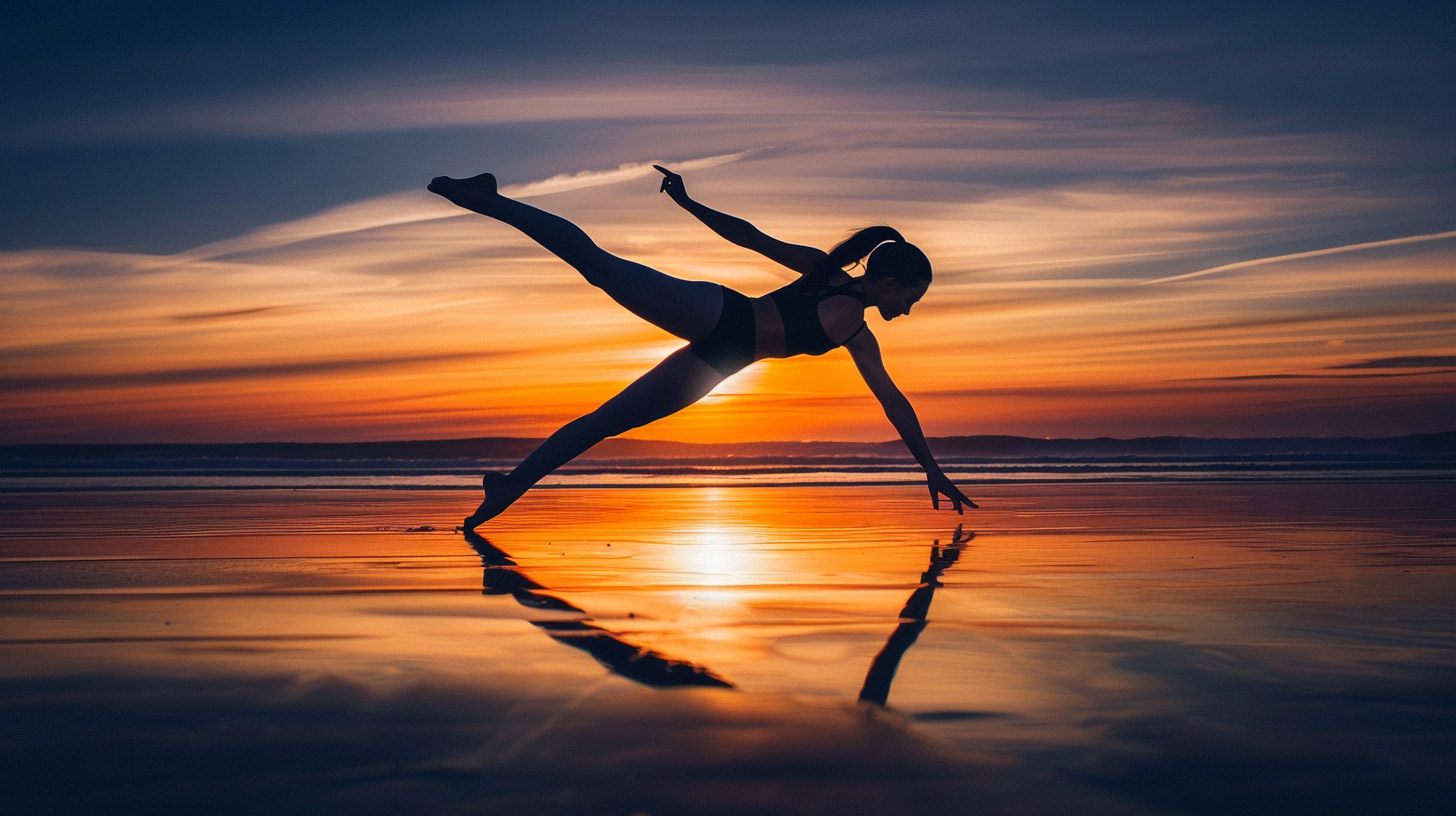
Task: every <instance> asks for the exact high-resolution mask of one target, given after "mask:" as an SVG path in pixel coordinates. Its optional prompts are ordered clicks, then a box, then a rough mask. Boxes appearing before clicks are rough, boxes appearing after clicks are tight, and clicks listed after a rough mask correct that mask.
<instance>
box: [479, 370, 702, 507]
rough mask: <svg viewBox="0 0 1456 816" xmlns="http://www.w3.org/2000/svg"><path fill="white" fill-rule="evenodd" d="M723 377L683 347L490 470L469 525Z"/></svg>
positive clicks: (670, 411) (699, 396)
mask: <svg viewBox="0 0 1456 816" xmlns="http://www.w3.org/2000/svg"><path fill="white" fill-rule="evenodd" d="M722 381H723V375H722V374H721V373H719V372H718V371H717V370H716V369H714V368H713V367H712V366H710V365H708V364H707V363H705V362H703V361H702V360H699V359H698V358H697V356H696V355H694V354H693V353H692V352H690V351H688V350H687V349H686V348H682V349H678V350H677V351H675V352H673V353H672V354H670V355H668V357H667V359H665V360H663V361H662V362H660V363H658V364H657V365H656V366H655V367H654V368H653V369H652V370H651V371H649V372H647V373H646V374H643V375H642V376H641V377H638V378H637V380H636V381H634V382H633V383H632V384H631V385H629V386H627V387H626V388H624V389H622V392H621V393H619V394H617V396H615V397H612V398H611V399H609V400H607V401H606V402H605V403H603V404H602V407H600V408H598V409H596V410H595V411H592V412H591V413H589V414H587V415H586V416H583V417H580V418H578V419H574V420H572V421H571V422H568V423H566V424H565V425H563V426H561V428H560V429H559V430H558V431H556V433H554V434H552V435H551V436H549V437H547V439H546V441H544V442H542V443H541V444H540V446H539V447H537V448H536V450H534V451H532V452H531V455H529V456H527V457H526V458H525V459H524V460H522V461H521V463H520V464H519V465H516V468H515V470H512V471H511V472H510V473H509V474H508V475H507V474H500V473H487V474H485V478H484V479H483V480H482V482H483V484H484V486H485V501H483V502H481V503H480V507H479V508H477V509H476V511H475V512H474V513H473V514H471V516H470V517H469V518H467V519H465V525H464V526H465V529H466V530H474V529H475V528H476V527H477V526H478V525H480V524H483V523H484V522H486V521H488V520H489V519H492V518H494V517H496V516H497V515H500V513H501V512H502V511H504V510H505V509H506V508H507V507H510V506H511V504H513V503H514V502H515V501H516V499H518V498H520V497H521V494H523V493H525V492H526V491H527V490H529V489H530V488H531V486H532V485H534V484H536V483H537V482H539V481H541V479H543V478H544V477H545V476H546V475H547V474H548V473H550V472H552V471H553V470H556V469H557V468H559V467H561V466H562V465H564V464H566V463H567V462H570V461H571V460H572V459H575V458H576V457H578V456H580V455H581V454H583V453H585V452H586V451H587V449H589V448H590V447H591V446H593V445H595V444H596V443H598V442H600V441H602V440H603V439H606V438H607V437H611V436H616V435H618V434H621V433H626V432H627V431H630V430H632V429H633V428H637V427H641V426H643V425H646V424H647V423H649V422H653V421H655V420H658V419H662V418H663V417H665V416H669V415H671V414H675V413H677V412H678V411H681V410H682V409H684V408H686V407H688V406H689V405H692V404H693V403H695V402H697V401H698V400H700V399H702V398H703V397H704V396H706V395H707V393H708V392H709V391H712V390H713V387H714V386H716V385H717V384H718V383H720V382H722Z"/></svg>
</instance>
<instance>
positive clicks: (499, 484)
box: [460, 473, 521, 533]
mask: <svg viewBox="0 0 1456 816" xmlns="http://www.w3.org/2000/svg"><path fill="white" fill-rule="evenodd" d="M480 486H481V487H483V488H485V501H483V502H481V503H480V506H479V507H477V508H475V512H474V513H471V514H470V515H469V516H466V518H465V522H464V523H463V524H461V525H460V526H461V528H462V529H464V531H465V532H467V533H472V532H475V528H476V527H479V526H480V525H482V524H484V523H486V522H487V521H490V520H491V519H493V518H495V517H496V516H498V515H500V514H501V513H503V512H505V509H506V508H507V507H510V506H511V505H512V504H515V501H516V499H518V498H520V497H521V494H520V492H518V491H517V490H516V489H515V487H514V486H513V485H512V484H511V480H510V479H509V478H508V477H506V476H504V475H502V474H500V473H487V474H485V475H484V476H482V477H480Z"/></svg>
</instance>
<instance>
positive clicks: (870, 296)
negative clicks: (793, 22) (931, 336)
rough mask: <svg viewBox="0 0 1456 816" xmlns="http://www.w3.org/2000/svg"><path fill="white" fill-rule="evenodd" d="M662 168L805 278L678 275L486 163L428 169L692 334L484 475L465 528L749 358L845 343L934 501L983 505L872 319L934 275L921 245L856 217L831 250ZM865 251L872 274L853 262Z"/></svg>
mask: <svg viewBox="0 0 1456 816" xmlns="http://www.w3.org/2000/svg"><path fill="white" fill-rule="evenodd" d="M654 167H656V165H654ZM657 169H658V170H659V171H661V172H662V175H663V179H662V188H661V189H660V191H659V192H664V193H667V194H668V195H669V196H670V197H671V198H672V200H673V201H675V202H677V204H678V205H679V206H681V207H682V208H683V209H685V210H687V211H688V212H689V213H691V214H692V215H693V216H695V217H696V218H697V219H698V220H699V221H702V222H703V223H704V224H705V225H707V227H708V228H709V229H711V230H713V231H714V232H716V233H718V234H719V235H721V236H723V237H724V238H726V239H728V240H729V241H731V242H733V243H735V244H737V245H739V246H741V247H745V248H747V249H751V250H753V251H755V252H758V253H761V254H763V255H764V256H766V257H768V258H769V259H770V260H772V261H775V262H777V263H780V264H782V265H784V266H786V267H788V268H789V269H792V270H794V271H795V272H797V273H799V278H798V279H797V280H795V281H794V282H793V283H790V284H788V285H787V286H784V287H783V288H781V289H778V290H776V291H774V292H771V293H769V294H767V295H764V296H762V297H757V298H749V297H746V296H744V295H742V294H739V293H738V292H735V291H734V290H732V289H729V288H727V287H725V286H720V285H718V284H716V283H708V282H706V281H687V280H681V279H679V278H674V277H672V276H671V275H667V274H664V273H662V272H659V271H657V270H655V269H651V268H649V267H646V266H643V265H642V264H639V263H634V262H632V261H628V260H626V259H623V258H618V257H617V256H615V255H612V254H611V253H609V252H607V251H606V250H604V249H602V248H601V247H599V246H597V245H596V244H595V243H593V242H592V240H591V239H590V238H588V237H587V235H586V233H584V232H582V231H581V229H580V228H578V227H577V226H576V225H575V224H572V223H571V222H570V221H567V220H566V219H564V218H560V217H558V216H555V215H552V214H551V213H548V212H545V211H543V210H538V209H536V208H535V207H532V206H530V205H528V204H522V203H521V202H519V201H514V200H512V199H509V198H506V197H505V196H502V195H500V194H499V193H498V192H496V183H495V176H492V175H491V174H489V173H483V174H481V175H479V176H476V177H474V178H470V179H452V178H448V177H445V176H441V177H439V178H436V179H435V180H433V181H431V182H430V185H429V189H430V191H431V192H433V193H436V194H438V195H441V196H443V197H445V198H446V199H448V200H450V201H451V202H453V203H455V204H457V205H459V206H461V207H464V208H465V209H467V210H471V211H474V212H478V213H480V214H481V215H488V216H490V217H491V218H494V219H496V220H498V221H503V222H505V223H507V224H509V225H511V226H513V227H515V228H516V229H518V230H520V231H521V232H524V233H525V234H526V235H527V236H529V237H530V238H531V239H532V240H534V241H536V243H538V244H540V245H541V246H543V247H545V248H546V249H547V250H549V251H550V252H552V253H553V254H554V255H556V256H557V257H558V258H560V259H561V260H563V261H566V262H567V263H568V264H571V265H572V266H573V267H575V268H576V270H577V271H578V272H580V273H581V274H582V276H583V277H585V278H586V280H587V282H588V283H590V284H592V285H593V286H596V287H598V288H600V289H602V290H603V291H605V292H606V293H607V294H608V295H610V296H611V298H612V299H613V300H615V301H617V302H618V303H620V304H622V305H623V306H625V307H626V308H627V309H628V310H629V311H631V312H632V313H633V314H635V315H637V316H638V317H641V318H642V319H643V320H646V321H647V322H649V323H652V324H653V325H655V326H658V327H660V328H662V329H663V330H665V331H668V332H671V333H672V334H675V335H677V336H678V337H681V338H682V339H684V340H687V341H688V345H687V346H685V347H683V348H681V349H678V350H677V351H676V352H674V353H672V354H670V355H668V357H667V359H665V360H663V361H662V362H661V363H658V364H657V367H655V368H653V369H652V370H651V371H649V372H647V373H646V374H643V375H642V376H641V377H639V378H638V379H637V381H636V382H634V383H632V384H631V385H629V386H627V387H626V389H624V390H623V391H622V392H621V393H620V394H618V395H617V396H615V397H612V398H611V399H610V400H607V402H606V403H605V404H603V405H602V407H600V408H598V409H596V410H595V411H592V412H591V413H589V414H587V415H586V416H584V417H581V418H580V419H576V420H573V421H571V422H569V423H567V424H566V425H564V426H563V427H562V428H561V429H560V430H558V431H557V432H556V433H554V434H552V435H551V436H550V437H549V438H548V439H546V441H544V442H542V443H541V445H540V447H538V448H536V450H535V451H534V452H532V453H531V455H530V456H527V457H526V458H525V460H523V461H522V462H521V463H520V464H519V465H517V466H516V468H515V470H513V471H511V472H510V473H509V474H500V473H487V474H485V476H484V478H482V480H481V482H482V484H483V485H484V487H485V501H483V502H481V503H480V507H479V508H477V509H476V511H475V512H474V513H473V514H471V516H470V517H469V518H467V519H465V525H464V526H465V529H466V530H474V529H475V528H476V527H477V526H479V525H481V524H483V523H484V522H486V521H488V520H489V519H492V518H494V517H495V516H497V515H499V514H500V513H501V512H502V511H504V510H505V509H506V508H507V507H509V506H511V504H512V503H514V502H515V500H516V499H518V498H520V497H521V494H523V493H525V492H526V490H528V489H529V488H530V487H531V486H532V485H534V484H536V483H537V482H539V481H540V480H541V479H542V478H543V477H545V476H546V474H548V473H550V472H551V471H553V470H555V469H556V468H558V467H561V466H562V465H564V464H566V463H567V462H569V461H571V460H572V459H574V458H576V457H577V456H579V455H581V454H582V453H584V452H585V451H586V450H587V449H588V448H590V447H591V446H593V445H595V444H596V443H598V442H600V441H602V440H603V439H606V438H607V437H610V436H616V435H617V434H621V433H625V432H627V431H629V430H631V429H633V428H637V427H640V426H642V425H646V424H647V423H649V422H652V421H654V420H657V419H661V418H662V417H665V416H668V415H670V414H674V413H676V412H678V411H681V410H682V409H684V408H686V407H688V406H689V405H692V404H693V403H695V402H697V401H698V400H700V399H702V398H703V397H704V396H706V395H707V394H708V392H709V391H711V390H713V387H714V386H716V385H717V384H718V383H720V382H722V381H723V380H724V379H726V378H727V377H729V376H731V375H732V374H734V373H735V372H737V371H738V370H739V369H742V368H743V367H744V366H746V365H748V364H749V363H752V362H754V361H756V360H762V359H764V358H766V357H792V356H794V355H796V354H823V353H824V352H826V351H829V350H830V349H832V348H838V347H839V346H844V347H845V348H847V349H849V354H850V356H851V357H852V358H854V364H855V366H856V367H858V368H859V373H860V376H862V377H864V381H865V384H866V385H868V386H869V387H870V391H871V392H872V393H873V394H874V395H875V397H876V398H877V399H878V400H879V401H880V405H882V406H883V407H884V409H885V415H886V416H888V417H889V418H890V422H891V424H893V425H894V426H895V430H896V431H899V433H900V438H901V439H903V440H904V441H905V446H906V447H908V448H909V449H910V453H912V454H913V455H914V456H915V461H917V462H919V463H920V466H921V467H922V468H924V469H925V473H926V476H927V478H928V482H929V489H930V500H931V504H932V506H933V507H935V508H937V509H938V508H939V507H940V497H941V496H945V497H946V498H948V499H950V500H951V502H952V503H953V504H954V506H955V510H956V512H957V513H960V512H963V511H962V509H961V508H962V506H964V507H975V506H976V505H975V504H974V503H973V502H972V501H971V500H970V499H968V498H966V496H965V494H964V493H962V492H961V491H960V489H959V488H957V487H956V486H955V485H954V484H952V483H951V481H950V479H947V478H946V476H945V474H944V473H942V472H941V469H940V466H939V465H938V464H936V462H935V458H934V457H933V456H931V454H930V448H929V447H928V446H927V445H926V444H925V435H924V433H922V432H921V430H920V423H919V421H918V420H917V419H916V418H915V409H913V408H911V407H910V401H909V400H907V399H906V398H905V395H904V394H902V393H900V389H898V388H896V387H895V383H894V382H893V381H891V380H890V375H889V374H887V373H886V372H885V365H884V362H883V361H882V360H881V359H880V345H879V343H878V342H876V341H875V335H874V334H873V333H872V332H871V331H870V330H869V327H868V326H867V325H866V324H865V320H864V312H865V309H867V308H869V307H871V306H873V307H874V308H876V309H877V310H879V313H880V316H881V317H883V318H884V319H886V320H893V319H895V318H896V317H899V316H900V315H905V314H909V313H910V309H911V307H913V306H914V305H915V303H916V302H917V301H919V300H920V298H922V297H924V295H925V290H926V289H927V288H928V287H929V286H930V261H929V260H927V259H926V257H925V253H923V252H921V251H920V250H919V249H917V248H916V247H915V246H914V245H913V244H910V243H907V242H906V241H905V240H904V239H903V238H901V237H900V233H898V232H896V231H895V230H893V229H890V228H889V227H869V228H867V229H863V230H860V231H859V232H857V233H855V234H854V235H852V236H850V237H849V238H848V239H846V240H845V241H844V242H843V243H841V244H840V245H839V246H836V247H835V248H834V249H832V250H830V251H829V252H827V253H826V252H823V251H820V250H818V249H814V248H812V247H807V246H799V245H796V244H787V243H784V242H783V241H779V240H777V239H775V238H771V237H769V236H768V235H765V234H764V233H762V232H760V231H759V230H758V228H756V227H754V226H753V225H752V224H750V223H748V222H747V221H744V220H743V219H741V218H735V217H734V216H731V215H727V214H726V213H721V212H718V211H717V210H713V209H710V208H708V207H705V206H703V205H702V204H699V203H698V202H696V201H694V200H693V199H691V198H689V197H688V194H687V190H686V189H685V188H684V186H683V180H682V176H679V175H678V174H676V173H673V172H671V171H669V170H667V169H665V168H662V167H657ZM861 260H864V261H865V274H864V275H863V276H861V277H857V278H856V277H851V276H850V275H849V274H848V273H847V272H845V271H844V269H845V267H848V266H852V265H855V264H858V263H859V262H860V261H861Z"/></svg>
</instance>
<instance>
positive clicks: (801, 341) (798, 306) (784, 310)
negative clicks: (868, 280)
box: [769, 278, 865, 357]
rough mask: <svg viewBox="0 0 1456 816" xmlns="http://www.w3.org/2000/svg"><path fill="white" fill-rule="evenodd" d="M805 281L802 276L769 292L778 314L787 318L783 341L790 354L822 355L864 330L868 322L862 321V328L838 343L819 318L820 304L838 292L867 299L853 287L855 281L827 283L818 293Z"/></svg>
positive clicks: (859, 298) (861, 300)
mask: <svg viewBox="0 0 1456 816" xmlns="http://www.w3.org/2000/svg"><path fill="white" fill-rule="evenodd" d="M804 281H805V278H799V279H798V280H796V281H794V282H793V283H790V284H789V285H787V286H784V287H782V288H780V289H775V290H774V291H772V292H770V293H769V297H771V298H773V302H774V305H775V306H777V307H778V310H779V317H780V318H782V319H783V321H784V344H785V346H786V348H787V352H788V354H787V356H790V357H792V356H793V355H795V354H814V355H818V354H823V353H824V352H826V351H829V350H830V349H834V348H839V347H840V346H842V345H844V343H848V342H849V341H850V340H853V339H854V338H855V336H857V335H858V334H859V333H860V332H862V331H864V329H865V324H864V323H861V324H860V326H859V328H857V329H855V330H854V334H851V335H850V336H849V337H846V338H845V339H844V343H836V342H834V341H833V340H830V339H829V335H828V334H826V333H825V332H824V324H823V323H822V322H820V320H819V304H820V303H823V302H824V301H826V300H828V299H829V298H832V297H834V296H835V295H849V296H850V297H852V298H854V299H855V300H858V301H859V302H860V303H864V302H865V299H864V293H862V292H856V291H854V290H853V289H851V288H850V287H852V286H854V283H845V284H840V285H839V286H825V287H824V288H823V289H820V290H819V291H817V292H812V291H810V290H809V288H808V287H807V286H805V285H804Z"/></svg>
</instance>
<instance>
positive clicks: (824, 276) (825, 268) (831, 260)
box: [803, 227, 905, 292]
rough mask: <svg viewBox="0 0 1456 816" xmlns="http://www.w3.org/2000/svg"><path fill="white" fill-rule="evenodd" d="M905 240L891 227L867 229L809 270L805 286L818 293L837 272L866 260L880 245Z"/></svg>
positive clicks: (833, 250)
mask: <svg viewBox="0 0 1456 816" xmlns="http://www.w3.org/2000/svg"><path fill="white" fill-rule="evenodd" d="M904 240H905V239H904V238H903V237H901V236H900V233H899V232H897V231H896V230H894V229H893V228H891V227H865V228H864V229H862V230H860V231H859V232H856V233H855V234H853V235H851V236H849V237H848V238H846V239H844V240H843V241H841V242H840V243H839V245H838V246H836V247H835V248H834V249H831V250H829V254H828V255H826V256H825V257H824V258H822V259H820V261H819V263H817V264H815V265H814V268H813V269H811V270H809V274H807V275H805V276H804V278H803V280H804V285H805V286H807V287H808V289H809V291H810V292H817V291H819V290H820V289H823V288H824V287H825V286H826V285H827V284H828V283H829V279H830V278H832V277H834V273H835V272H839V271H842V270H844V268H845V267H848V266H852V265H854V264H857V263H859V262H860V261H862V260H864V258H865V257H866V256H867V255H869V254H870V253H871V252H873V251H874V249H875V247H877V246H879V245H880V244H883V243H885V242H886V241H904Z"/></svg>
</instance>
